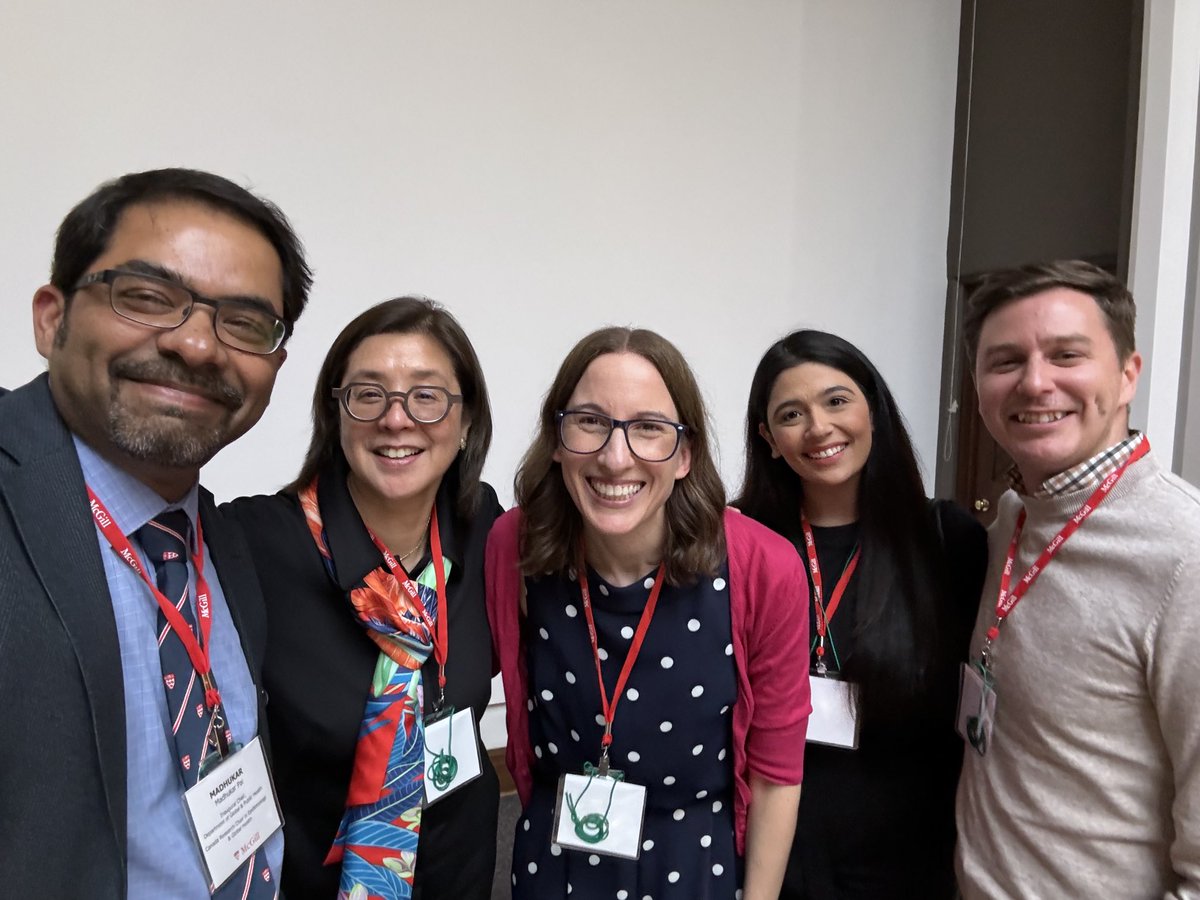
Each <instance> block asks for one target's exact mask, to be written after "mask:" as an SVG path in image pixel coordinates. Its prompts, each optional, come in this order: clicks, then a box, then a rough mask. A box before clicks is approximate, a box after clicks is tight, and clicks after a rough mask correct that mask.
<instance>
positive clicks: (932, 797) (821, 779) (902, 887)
mask: <svg viewBox="0 0 1200 900" xmlns="http://www.w3.org/2000/svg"><path fill="white" fill-rule="evenodd" d="M931 515H932V516H933V519H934V524H935V526H936V527H937V529H938V533H939V537H940V546H941V549H942V560H941V565H940V569H941V571H942V572H943V573H944V578H943V579H941V582H942V583H941V584H931V585H929V586H928V589H929V590H930V591H932V592H934V594H935V595H936V596H937V597H938V598H939V604H940V612H939V618H940V621H941V622H942V623H944V625H945V628H946V629H947V633H948V636H949V638H950V640H949V642H948V644H947V647H948V648H952V651H953V654H954V659H953V660H948V661H947V665H944V666H943V667H941V668H940V670H939V671H940V672H941V673H942V675H941V676H940V678H941V681H942V682H944V684H943V683H939V684H938V686H937V691H936V696H934V697H931V698H929V702H928V703H925V704H924V705H923V708H922V709H921V710H919V711H914V712H913V713H912V714H910V715H906V716H903V717H888V716H884V717H882V718H883V719H884V720H885V721H883V722H882V723H881V722H880V717H876V718H874V719H873V718H872V716H871V713H870V710H869V709H864V710H863V717H862V724H861V730H860V733H859V747H858V749H857V750H844V749H840V748H836V747H827V746H822V745H820V744H811V743H810V744H808V745H807V746H806V748H805V755H804V790H803V793H802V794H801V797H800V813H799V818H798V821H797V825H796V838H795V841H794V843H793V844H792V852H791V857H790V859H789V860H788V869H787V874H786V876H785V880H784V889H783V891H782V893H781V894H780V897H781V898H784V900H868V898H869V900H908V898H918V897H919V898H934V900H937V898H952V897H954V896H955V895H956V894H955V885H954V841H955V829H954V795H955V790H956V788H957V785H958V774H959V769H960V768H961V765H962V753H963V750H962V741H961V740H960V739H959V737H958V735H957V734H956V733H955V731H954V712H955V705H956V701H957V686H958V681H957V677H958V676H957V668H956V664H957V662H959V661H961V660H965V659H966V656H967V648H968V643H969V641H970V636H971V630H972V628H973V627H974V624H975V615H976V611H977V610H978V608H979V607H978V604H979V596H980V592H981V590H982V589H983V578H984V574H985V570H986V566H987V537H986V534H985V532H984V530H983V527H982V526H981V525H980V524H979V523H978V522H976V521H975V519H974V518H972V517H971V516H970V515H969V514H968V513H967V512H966V511H965V510H963V509H961V508H960V507H958V506H956V505H954V504H953V503H950V502H948V501H936V502H934V503H933V504H931ZM813 538H814V541H815V543H816V547H817V560H818V562H819V563H820V566H821V576H822V582H823V585H824V594H825V602H826V604H828V602H829V599H830V598H831V597H832V594H833V588H834V585H835V584H836V583H837V579H838V576H839V575H840V574H841V572H842V568H843V566H844V565H845V563H846V561H847V560H848V558H849V555H850V553H851V552H852V550H853V547H854V545H855V542H856V541H857V538H858V526H857V525H846V526H838V527H833V528H816V527H814V528H813ZM798 549H799V551H800V553H801V555H802V556H803V555H804V554H805V549H804V545H803V539H801V540H800V541H799V544H798ZM857 580H858V579H857V576H855V577H853V578H851V580H850V583H849V585H848V586H847V590H846V593H845V595H844V596H843V598H842V601H841V604H840V605H839V607H838V610H837V613H836V615H835V617H834V619H833V622H832V624H831V626H830V629H829V631H830V634H831V635H832V637H833V641H832V645H831V643H830V642H829V641H828V640H827V643H826V651H825V654H826V655H825V659H826V662H827V664H828V665H829V666H830V668H836V666H835V665H834V664H833V659H832V657H833V653H832V648H834V647H836V651H837V654H838V657H839V658H840V660H841V662H842V663H843V664H845V662H846V660H847V659H849V658H850V657H852V656H853V654H854V652H855V649H856V648H855V642H854V632H855V626H856V625H857V624H858V617H857V612H858V606H859V604H858V602H857V600H858V597H857V591H856V582H857ZM812 634H813V637H814V639H815V637H816V629H815V627H814V628H813V629H812Z"/></svg>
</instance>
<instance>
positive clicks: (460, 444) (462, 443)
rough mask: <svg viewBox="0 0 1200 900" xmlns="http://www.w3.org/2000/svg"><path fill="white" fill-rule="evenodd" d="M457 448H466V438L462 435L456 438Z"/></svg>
mask: <svg viewBox="0 0 1200 900" xmlns="http://www.w3.org/2000/svg"><path fill="white" fill-rule="evenodd" d="M458 449H459V450H466V449H467V439H466V438H465V437H462V438H459V439H458Z"/></svg>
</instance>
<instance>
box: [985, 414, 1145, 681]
mask: <svg viewBox="0 0 1200 900" xmlns="http://www.w3.org/2000/svg"><path fill="white" fill-rule="evenodd" d="M1149 452H1150V439H1149V438H1147V437H1143V438H1142V441H1141V443H1140V444H1138V445H1137V447H1136V448H1134V451H1133V453H1132V454H1130V456H1129V459H1127V460H1125V462H1123V463H1122V464H1121V466H1120V467H1119V468H1118V469H1117V470H1116V471H1115V472H1113V473H1112V474H1111V475H1109V476H1108V477H1107V478H1105V479H1104V481H1103V482H1101V484H1100V487H1098V488H1096V490H1094V491H1092V495H1091V496H1090V497H1088V498H1087V500H1085V501H1084V503H1083V506H1081V507H1079V509H1078V510H1077V511H1076V513H1075V515H1073V516H1071V518H1070V519H1068V520H1067V524H1065V525H1064V526H1063V527H1062V528H1061V529H1060V530H1059V532H1058V534H1056V535H1055V536H1054V538H1053V539H1052V540H1051V541H1050V543H1049V544H1047V545H1046V549H1045V550H1043V551H1042V552H1041V555H1040V556H1038V558H1037V560H1036V561H1035V562H1034V564H1033V565H1032V566H1030V567H1029V571H1028V572H1026V573H1025V575H1024V577H1023V578H1022V579H1021V580H1020V581H1019V582H1018V583H1017V586H1016V587H1015V588H1013V589H1012V590H1009V585H1010V584H1011V583H1012V571H1013V563H1014V562H1015V561H1016V558H1017V545H1018V544H1019V543H1020V542H1021V531H1022V530H1023V529H1024V528H1025V510H1024V509H1022V510H1021V512H1020V514H1019V515H1018V516H1017V524H1016V527H1015V528H1013V536H1012V540H1011V541H1009V544H1008V556H1006V557H1005V559H1004V569H1003V570H1002V571H1001V572H1000V594H999V596H998V597H997V599H996V621H995V622H993V623H992V626H991V627H990V628H989V629H988V630H987V634H986V636H985V639H984V643H983V649H982V651H981V652H980V658H981V660H982V662H983V664H984V665H985V666H986V665H987V664H988V655H989V652H990V651H991V648H992V642H993V641H995V640H996V638H997V637H999V636H1000V623H1001V622H1003V621H1004V620H1005V619H1006V618H1008V614H1009V613H1010V612H1012V611H1013V609H1014V608H1015V607H1016V605H1017V604H1018V603H1020V602H1021V598H1022V597H1024V596H1025V594H1026V592H1027V591H1028V590H1029V588H1030V587H1032V586H1033V583H1034V582H1035V581H1037V577H1038V576H1039V575H1040V574H1042V570H1043V569H1045V568H1046V566H1048V565H1049V564H1050V560H1051V559H1053V558H1054V556H1055V554H1057V553H1058V551H1059V550H1061V549H1062V545H1063V544H1065V543H1066V542H1067V539H1068V538H1069V537H1070V536H1071V535H1073V534H1074V533H1075V532H1076V531H1078V530H1079V527H1080V526H1081V525H1083V523H1084V521H1085V520H1086V519H1087V517H1088V516H1090V515H1091V514H1092V513H1093V512H1094V511H1095V509H1096V507H1097V506H1099V505H1100V504H1101V503H1103V502H1104V499H1105V498H1106V497H1107V496H1108V494H1109V492H1110V491H1111V490H1112V489H1113V487H1114V486H1115V485H1116V483H1117V482H1118V481H1120V480H1121V476H1122V475H1124V474H1125V470H1126V469H1128V468H1129V467H1130V466H1131V465H1133V464H1134V463H1135V462H1137V461H1138V460H1139V459H1141V458H1142V457H1143V456H1145V455H1146V454H1147V453H1149Z"/></svg>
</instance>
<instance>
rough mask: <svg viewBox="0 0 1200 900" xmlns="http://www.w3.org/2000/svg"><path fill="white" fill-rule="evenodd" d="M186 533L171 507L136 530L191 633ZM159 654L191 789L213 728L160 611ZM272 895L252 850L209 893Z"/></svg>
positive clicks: (226, 898) (196, 681)
mask: <svg viewBox="0 0 1200 900" xmlns="http://www.w3.org/2000/svg"><path fill="white" fill-rule="evenodd" d="M191 532H192V523H191V521H190V520H189V519H188V517H187V513H185V512H184V511H183V510H180V509H173V510H168V511H166V512H163V513H160V514H159V515H158V517H157V518H154V519H151V520H150V521H149V522H147V523H146V524H145V525H143V526H142V527H141V528H139V529H138V532H137V537H138V541H139V542H140V543H141V545H142V549H143V550H144V551H145V553H146V556H147V557H149V559H150V561H151V562H152V563H153V565H154V577H155V582H156V583H157V585H158V589H159V590H160V591H161V592H162V594H163V596H165V597H166V598H167V600H168V601H169V602H170V603H173V604H174V605H175V608H176V609H178V610H179V613H180V615H182V616H183V620H184V621H185V622H187V625H188V628H190V629H191V630H192V634H193V635H195V634H196V616H195V613H194V612H193V611H192V603H191V602H190V601H189V597H188V594H189V591H188V581H189V579H188V567H187V560H188V555H189V554H188V546H189V544H190V537H191ZM158 657H159V662H160V663H161V665H162V677H163V686H164V687H165V688H166V691H167V713H168V715H169V716H170V719H171V733H172V736H173V739H174V745H175V755H176V759H177V760H178V761H179V771H180V773H181V774H182V775H183V784H184V787H185V788H190V787H192V786H193V785H194V784H196V782H198V781H199V780H200V767H201V764H202V763H203V762H204V761H205V759H206V758H207V757H208V756H209V755H211V754H215V753H217V752H218V751H217V749H216V747H215V746H214V742H212V741H210V740H209V731H210V729H211V728H213V727H214V723H213V713H212V711H211V710H209V709H207V708H206V707H205V705H204V686H203V685H202V684H201V682H200V676H199V674H197V672H196V669H195V668H194V667H193V666H192V660H191V657H189V656H188V653H187V650H186V648H185V647H184V645H183V641H182V640H180V639H179V636H178V635H177V634H175V631H174V629H172V628H171V626H170V624H169V623H168V622H167V617H166V616H165V615H163V612H162V610H159V612H158ZM222 727H227V726H222ZM231 743H232V740H231ZM274 896H275V886H274V882H273V881H272V877H271V872H270V869H269V868H268V867H267V861H266V857H265V856H263V855H262V853H255V854H253V855H252V856H251V857H250V858H249V859H248V860H247V861H246V862H245V863H244V864H243V865H242V866H241V868H239V869H238V870H237V872H235V873H234V874H233V876H232V877H231V878H230V879H229V881H227V882H226V883H225V884H224V885H223V886H222V887H221V888H220V889H219V890H217V891H216V892H215V893H214V894H213V897H215V898H218V900H234V898H247V900H249V898H254V900H271V898H272V897H274Z"/></svg>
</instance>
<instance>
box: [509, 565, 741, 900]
mask: <svg viewBox="0 0 1200 900" xmlns="http://www.w3.org/2000/svg"><path fill="white" fill-rule="evenodd" d="M573 576H574V573H572V579H571V580H568V581H562V580H559V579H553V578H542V579H536V580H535V579H527V580H526V588H527V592H528V593H527V597H528V602H527V610H528V612H527V615H526V618H525V623H524V627H525V629H526V631H525V646H526V666H527V669H528V674H529V691H530V696H529V698H528V699H527V702H528V703H529V709H530V712H529V729H530V738H531V741H532V743H533V750H534V757H535V759H534V768H533V779H534V786H533V794H532V799H531V800H530V803H529V805H528V807H527V808H526V809H525V811H524V815H523V816H522V818H521V819H520V821H519V822H518V823H517V833H516V839H515V841H514V847H513V867H512V883H513V897H514V898H517V900H544V898H548V897H566V896H567V895H570V896H571V898H572V900H593V898H595V900H600V898H603V900H663V898H672V897H677V898H688V900H692V898H699V900H703V898H722V900H730V898H739V897H741V893H742V892H741V886H742V861H741V860H740V859H739V858H738V857H737V855H736V853H735V851H734V838H733V763H732V748H731V746H730V743H731V733H732V724H731V723H732V717H733V704H734V701H735V700H736V698H737V680H736V672H735V670H734V660H733V645H732V640H731V620H730V608H729V588H728V585H727V579H728V575H727V574H726V570H725V569H724V567H723V568H722V571H721V572H720V573H719V574H718V576H717V577H716V578H712V577H703V578H701V579H700V580H699V582H697V583H696V584H694V585H687V586H683V587H672V586H671V585H664V586H663V589H662V593H661V595H660V596H659V600H658V605H657V607H656V609H655V613H654V619H653V620H652V622H651V624H650V628H649V630H648V632H647V633H646V638H645V642H644V643H643V644H642V649H641V653H640V654H639V655H638V658H637V662H636V664H635V666H634V668H633V671H632V672H631V674H630V676H629V680H628V682H627V684H626V687H625V693H624V695H623V696H622V697H621V700H620V703H619V704H618V706H617V713H616V719H615V721H614V723H613V744H612V748H611V750H610V763H611V765H612V767H613V768H615V769H622V770H623V771H624V772H625V779H626V780H627V781H629V782H631V783H633V784H639V785H643V786H644V787H645V788H646V817H645V821H644V823H643V830H642V852H641V856H640V858H639V859H637V860H627V859H620V858H617V857H613V856H602V855H599V854H592V853H586V852H580V851H578V850H571V849H567V848H564V847H559V846H558V845H557V844H552V843H551V841H550V836H551V829H552V824H553V819H554V804H555V800H556V794H557V788H558V780H559V776H560V775H562V774H563V773H564V772H568V773H580V772H582V771H583V765H584V763H585V762H590V763H593V764H595V763H597V762H598V760H599V754H600V738H601V736H602V734H603V721H604V720H603V717H602V715H601V705H600V692H599V689H598V686H597V684H596V664H595V661H594V657H593V656H592V648H591V643H590V641H589V639H588V631H587V619H586V617H585V615H584V610H583V602H582V598H581V596H580V591H579V586H578V584H577V583H576V582H575V580H574V577H573ZM588 579H589V580H588V584H589V590H590V595H591V600H592V611H593V615H594V617H595V620H596V636H597V642H598V644H599V647H600V658H601V670H602V672H603V676H604V687H605V690H606V691H607V692H608V695H609V697H610V698H611V697H612V692H613V690H614V688H615V687H616V683H617V678H618V676H619V674H620V671H621V665H622V664H623V663H624V661H625V657H626V654H627V653H628V651H629V647H630V645H631V644H632V641H633V636H634V632H635V630H636V629H637V626H638V621H639V619H640V618H641V614H642V610H643V609H644V608H645V605H646V600H647V599H648V598H649V596H650V587H651V586H652V584H653V582H654V579H653V573H650V575H648V576H647V577H646V578H645V579H644V580H643V581H639V582H635V583H634V584H632V585H630V586H628V587H620V588H618V587H614V586H613V585H611V584H608V583H606V582H605V581H603V580H602V579H601V578H599V576H597V575H596V574H595V573H594V572H592V571H591V570H590V569H589V570H588Z"/></svg>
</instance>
